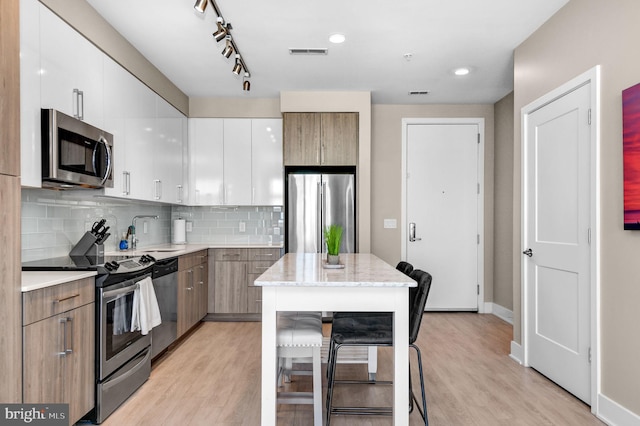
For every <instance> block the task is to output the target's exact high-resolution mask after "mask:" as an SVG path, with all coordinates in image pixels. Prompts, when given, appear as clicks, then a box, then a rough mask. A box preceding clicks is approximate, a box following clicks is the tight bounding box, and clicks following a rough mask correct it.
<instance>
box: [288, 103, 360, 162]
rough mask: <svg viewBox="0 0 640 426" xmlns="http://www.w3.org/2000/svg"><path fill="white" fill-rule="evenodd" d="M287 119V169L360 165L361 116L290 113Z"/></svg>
mask: <svg viewBox="0 0 640 426" xmlns="http://www.w3.org/2000/svg"><path fill="white" fill-rule="evenodd" d="M283 116H284V137H283V141H284V165H285V166H355V165H357V155H358V114H357V113H354V112H287V113H284V114H283Z"/></svg>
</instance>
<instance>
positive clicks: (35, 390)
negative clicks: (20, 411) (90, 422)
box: [22, 278, 95, 424]
mask: <svg viewBox="0 0 640 426" xmlns="http://www.w3.org/2000/svg"><path fill="white" fill-rule="evenodd" d="M94 300H95V281H94V279H93V278H87V279H84V280H78V281H73V282H70V283H65V284H60V285H57V286H53V287H47V288H44V289H40V290H34V291H30V292H27V293H25V294H24V295H23V318H24V319H23V328H22V331H23V357H24V366H23V394H24V397H23V402H24V403H33V404H36V403H43V404H44V403H66V404H69V423H70V424H74V423H75V422H77V421H78V420H79V419H80V418H82V416H84V415H85V414H87V413H88V412H89V411H91V409H93V408H94V404H95V364H94V363H95V303H94Z"/></svg>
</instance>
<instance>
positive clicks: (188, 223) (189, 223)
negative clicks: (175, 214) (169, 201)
mask: <svg viewBox="0 0 640 426" xmlns="http://www.w3.org/2000/svg"><path fill="white" fill-rule="evenodd" d="M186 225H187V232H193V222H187V223H186Z"/></svg>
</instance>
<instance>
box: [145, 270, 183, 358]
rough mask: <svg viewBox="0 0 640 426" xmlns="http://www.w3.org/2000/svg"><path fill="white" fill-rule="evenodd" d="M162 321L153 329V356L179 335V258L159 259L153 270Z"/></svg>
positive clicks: (152, 274)
mask: <svg viewBox="0 0 640 426" xmlns="http://www.w3.org/2000/svg"><path fill="white" fill-rule="evenodd" d="M151 279H152V280H153V288H154V289H155V291H156V298H157V299H158V306H159V307H160V316H161V317H162V323H161V324H160V325H159V326H158V327H154V328H153V330H151V358H152V359H153V358H155V357H156V356H157V355H158V354H160V353H161V352H162V351H164V350H165V349H167V347H168V346H169V345H170V344H171V343H173V342H174V341H175V340H176V337H177V335H178V309H177V307H178V258H177V257H172V258H170V259H163V260H157V261H156V263H155V265H153V271H152V272H151Z"/></svg>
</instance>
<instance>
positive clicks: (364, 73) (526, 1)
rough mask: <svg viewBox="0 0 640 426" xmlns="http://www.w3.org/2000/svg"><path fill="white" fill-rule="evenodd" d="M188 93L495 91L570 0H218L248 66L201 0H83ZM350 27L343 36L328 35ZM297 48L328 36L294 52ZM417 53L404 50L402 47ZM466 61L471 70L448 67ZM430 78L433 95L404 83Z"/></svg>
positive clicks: (443, 99) (469, 94)
mask: <svg viewBox="0 0 640 426" xmlns="http://www.w3.org/2000/svg"><path fill="white" fill-rule="evenodd" d="M87 1H88V2H89V4H91V5H92V6H93V7H94V8H95V9H96V10H97V11H98V12H99V13H100V14H101V15H102V16H103V17H104V18H105V19H106V20H107V21H108V22H109V23H111V25H113V27H115V28H116V30H118V31H119V32H120V33H121V34H122V35H123V36H124V37H125V38H127V39H128V40H129V41H130V42H131V43H132V44H133V45H134V46H135V47H136V48H137V49H138V50H139V51H140V52H141V53H142V54H143V55H144V56H145V57H146V58H147V59H148V60H149V61H151V62H152V63H153V64H154V65H155V66H156V67H157V68H158V69H159V70H160V71H161V72H162V73H164V74H165V75H166V76H167V77H168V78H169V79H170V80H171V81H173V82H174V83H175V84H176V85H177V86H178V87H179V88H180V89H181V90H182V91H183V92H184V93H185V94H187V95H188V96H190V97H233V98H235V97H240V98H277V97H279V93H280V92H281V91H301V90H304V91H318V90H335V91H344V90H348V91H360V90H363V91H370V92H371V94H372V101H373V102H374V103H378V104H435V103H493V102H495V101H497V100H499V99H501V98H502V97H503V96H504V95H506V94H507V93H509V92H510V91H511V90H512V88H513V49H514V48H515V47H517V46H518V45H519V44H520V43H521V42H522V41H524V40H525V39H526V38H527V37H528V36H529V35H530V34H531V33H533V32H534V31H535V30H536V29H537V28H538V27H539V26H540V25H542V24H543V23H544V22H545V21H546V20H547V19H548V18H549V17H550V16H551V15H553V14H554V13H555V12H556V11H557V10H558V9H560V8H561V7H562V6H563V5H564V4H566V3H567V2H568V0H398V1H395V2H391V1H382V0H324V1H318V0H269V1H265V0H243V1H238V0H218V1H217V4H218V7H219V9H220V12H221V13H222V15H223V17H224V19H225V20H226V21H227V22H230V23H231V25H232V26H233V30H232V31H231V34H232V35H233V39H234V41H235V42H236V44H237V46H238V49H239V50H240V53H241V54H242V57H243V59H244V61H245V62H246V64H247V67H248V68H249V71H250V72H251V91H250V92H244V91H243V90H242V73H241V74H240V76H236V75H234V74H233V73H232V72H231V68H232V66H233V61H234V59H233V56H232V57H231V58H230V59H227V58H225V57H224V56H222V55H221V52H222V49H223V47H224V41H222V42H220V43H216V42H215V40H214V39H213V37H212V36H211V34H212V32H213V31H214V30H215V28H216V25H215V21H216V17H217V16H216V15H215V13H214V11H213V8H211V7H209V8H207V10H206V12H205V14H204V15H200V14H197V13H196V12H195V11H194V9H193V4H194V1H195V0H134V1H132V0H87ZM335 32H339V33H342V34H344V35H345V36H346V41H345V42H344V43H343V44H340V45H334V44H331V43H330V42H329V40H328V38H329V35H330V34H332V33H335ZM289 48H328V49H329V50H328V54H327V55H322V56H291V55H290V54H289ZM406 53H411V54H412V58H411V60H410V61H407V60H406V59H405V57H404V55H405V54H406ZM460 66H467V67H470V68H471V69H472V72H471V74H470V75H468V76H466V77H457V76H455V75H453V73H452V70H453V69H454V68H456V67H460ZM411 90H428V91H429V94H428V95H412V96H410V95H408V92H409V91H411Z"/></svg>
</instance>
